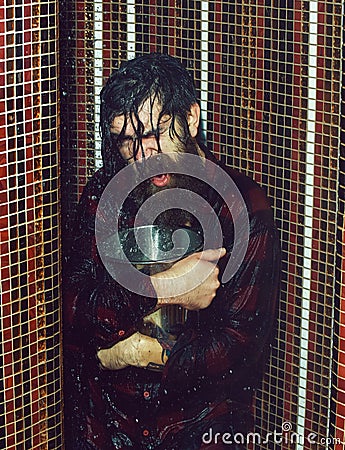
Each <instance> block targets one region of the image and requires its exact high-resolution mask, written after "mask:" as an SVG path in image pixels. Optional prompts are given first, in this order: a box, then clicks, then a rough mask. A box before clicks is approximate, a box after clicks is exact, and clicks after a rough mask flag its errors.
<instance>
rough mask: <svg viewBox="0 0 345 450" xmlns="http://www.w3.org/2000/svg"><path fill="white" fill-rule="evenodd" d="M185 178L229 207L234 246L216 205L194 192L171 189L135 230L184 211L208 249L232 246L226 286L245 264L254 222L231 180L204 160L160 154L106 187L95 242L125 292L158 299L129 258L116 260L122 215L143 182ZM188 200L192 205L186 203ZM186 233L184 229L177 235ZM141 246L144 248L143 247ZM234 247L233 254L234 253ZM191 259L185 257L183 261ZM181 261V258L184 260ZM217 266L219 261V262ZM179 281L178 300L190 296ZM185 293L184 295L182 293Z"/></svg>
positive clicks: (143, 210) (151, 203)
mask: <svg viewBox="0 0 345 450" xmlns="http://www.w3.org/2000/svg"><path fill="white" fill-rule="evenodd" d="M162 173H163V174H165V173H168V174H179V175H184V176H189V177H193V178H195V179H197V180H200V181H202V182H203V183H205V184H207V185H209V186H210V187H211V188H212V189H213V191H214V192H215V193H216V195H217V196H218V197H219V198H220V199H221V201H222V203H223V204H224V205H226V207H227V208H228V210H229V211H230V213H231V216H232V228H233V230H232V236H233V240H232V242H230V243H224V242H223V241H224V231H225V232H226V233H228V232H229V230H222V227H221V224H220V220H219V218H218V216H217V215H216V213H215V212H214V210H213V208H212V205H210V204H209V203H208V202H207V200H206V199H204V198H203V197H202V196H201V195H199V194H197V193H195V192H194V191H192V190H189V191H188V196H186V189H181V188H178V187H176V188H174V187H170V188H168V189H164V190H161V191H160V192H158V193H156V194H154V195H152V196H151V197H149V198H148V199H147V200H146V201H145V202H144V203H143V204H142V205H141V207H140V209H139V211H138V214H137V216H136V217H135V221H134V226H137V225H138V224H140V225H143V220H145V221H146V223H145V224H147V225H151V224H153V223H154V221H155V219H156V218H157V217H158V215H159V214H160V213H162V212H163V211H166V210H168V209H175V208H176V209H181V210H185V211H188V212H189V213H191V214H192V215H193V216H194V217H195V218H196V219H197V220H198V221H199V223H200V225H201V228H202V234H203V249H207V248H220V247H223V246H224V245H228V246H229V248H228V249H227V250H228V252H230V255H228V256H229V257H228V262H227V264H226V267H225V268H224V271H223V274H222V279H221V282H222V283H226V282H227V281H229V280H230V279H231V278H232V277H233V276H234V275H235V273H236V272H237V270H238V268H239V267H240V265H241V264H242V262H243V259H244V256H245V254H246V251H247V247H248V241H249V218H248V211H247V207H246V204H245V201H244V199H243V197H242V195H241V193H240V191H239V189H238V187H237V185H236V184H235V182H234V181H233V179H232V178H231V177H230V175H229V174H228V173H227V172H225V171H224V170H223V169H222V168H221V167H220V166H218V165H217V164H215V163H213V162H211V161H209V160H203V159H201V158H200V157H199V156H196V155H192V154H178V155H174V156H173V157H172V155H171V154H159V155H154V156H151V157H150V158H147V159H146V160H144V161H137V162H134V163H133V164H130V165H128V166H126V167H125V168H124V169H122V170H121V171H119V173H118V174H116V175H115V176H114V177H113V178H112V179H111V181H110V182H109V183H108V185H107V186H106V188H105V190H104V192H103V194H102V196H101V198H100V201H99V204H98V208H97V212H96V222H95V237H96V244H97V248H98V253H99V255H100V258H101V259H102V262H103V264H104V266H105V267H106V269H107V271H108V272H109V274H110V275H111V276H112V277H113V278H114V279H115V280H116V281H117V282H118V283H119V284H121V285H122V286H123V287H125V288H126V289H128V290H130V291H132V292H135V293H137V294H139V295H143V296H152V295H153V293H152V291H151V289H150V284H149V283H147V282H146V281H147V278H148V275H147V274H145V273H143V272H142V271H140V270H138V269H137V268H136V267H135V266H133V265H132V264H131V263H130V261H129V260H128V258H127V256H126V255H125V253H124V252H120V257H119V258H117V259H115V258H113V257H112V247H113V246H117V247H119V220H120V211H121V209H122V207H123V205H124V203H125V201H126V199H128V197H129V196H130V194H131V192H132V191H133V190H134V189H135V188H136V187H137V186H138V185H139V184H140V183H143V182H146V181H147V180H150V179H152V178H153V177H155V176H158V175H160V174H162ZM186 199H188V200H186ZM177 232H179V233H183V229H180V230H177ZM184 242H185V249H184V250H185V251H187V248H188V243H189V242H188V236H186V239H184ZM139 244H140V243H139ZM230 247H231V248H230ZM184 254H185V252H184V251H182V253H181V255H182V257H183V255H184ZM180 259H181V258H180ZM215 263H217V261H216V262H215ZM209 275H210V273H208V274H204V275H203V276H204V279H203V280H200V279H196V280H195V285H194V286H191V285H190V284H189V286H188V290H191V289H194V288H196V287H197V286H198V285H199V284H200V283H202V282H203V281H204V280H205V279H206V278H207V277H208V276H209ZM178 281H179V280H178V279H177V280H176V279H175V280H174V289H176V295H181V294H185V293H186V292H185V291H184V290H183V289H184V287H183V283H178ZM180 291H181V292H180Z"/></svg>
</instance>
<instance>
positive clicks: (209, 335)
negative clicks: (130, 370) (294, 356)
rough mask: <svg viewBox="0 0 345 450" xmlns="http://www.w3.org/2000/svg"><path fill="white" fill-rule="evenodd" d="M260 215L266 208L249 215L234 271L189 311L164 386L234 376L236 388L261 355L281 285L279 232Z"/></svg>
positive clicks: (193, 385) (180, 387) (213, 381)
mask: <svg viewBox="0 0 345 450" xmlns="http://www.w3.org/2000/svg"><path fill="white" fill-rule="evenodd" d="M260 215H261V216H262V217H263V218H262V217H260ZM265 216H268V217H270V216H271V211H269V210H268V211H264V212H263V214H261V213H259V214H255V215H254V216H252V218H251V221H250V235H249V242H248V247H247V251H246V254H245V257H244V260H243V262H242V264H241V266H240V268H239V269H238V271H237V273H236V274H235V275H234V276H233V277H232V279H231V280H230V281H228V282H227V283H226V284H223V285H221V286H220V288H219V289H218V291H217V295H216V297H215V299H214V300H213V302H212V304H211V305H210V306H209V307H208V308H206V309H205V310H201V311H199V313H197V314H196V313H192V314H191V316H192V320H191V321H190V324H189V325H190V326H189V327H187V328H186V330H185V332H184V333H183V334H182V335H181V336H180V338H179V340H178V342H177V344H176V346H175V347H174V349H173V352H172V354H171V356H170V358H169V361H168V364H167V366H166V370H165V373H164V389H165V391H166V392H168V391H169V390H170V391H175V393H176V390H184V391H185V390H188V391H192V390H194V391H196V390H197V389H198V386H199V387H200V386H201V385H202V384H203V380H207V382H208V383H209V384H210V383H211V384H213V385H217V384H221V383H223V384H224V385H225V386H226V385H227V383H229V384H231V383H233V382H234V381H235V380H236V383H233V384H234V385H236V386H237V387H238V388H240V386H241V385H242V383H243V384H245V383H246V382H247V380H248V379H249V378H250V376H247V374H249V373H250V372H251V371H255V370H256V368H257V366H258V365H259V364H260V361H262V359H263V358H264V356H265V351H266V350H267V346H268V343H269V341H270V337H271V334H272V325H273V322H274V320H275V306H276V302H277V298H278V292H279V285H280V243H279V237H278V232H277V230H276V228H275V226H274V225H273V221H272V220H271V219H269V220H266V219H265ZM227 257H229V255H227ZM224 263H226V261H222V264H224ZM193 314H194V315H195V317H193ZM266 353H267V352H266ZM243 375H244V376H243ZM246 377H247V380H246Z"/></svg>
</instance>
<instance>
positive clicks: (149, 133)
mask: <svg viewBox="0 0 345 450" xmlns="http://www.w3.org/2000/svg"><path fill="white" fill-rule="evenodd" d="M110 130H111V129H110ZM163 131H165V130H163ZM110 133H111V134H112V135H113V136H114V137H116V138H118V137H120V136H121V139H122V140H124V141H126V140H130V139H132V140H134V139H137V137H134V136H130V135H129V134H121V133H116V132H113V131H110ZM157 134H159V128H154V129H152V130H149V131H146V132H145V133H143V134H141V135H140V138H141V139H142V138H146V137H149V136H156V135H157Z"/></svg>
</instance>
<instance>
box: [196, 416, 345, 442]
mask: <svg viewBox="0 0 345 450" xmlns="http://www.w3.org/2000/svg"><path fill="white" fill-rule="evenodd" d="M202 442H203V444H224V445H233V444H242V445H248V444H263V445H266V444H269V443H271V444H278V445H282V444H285V445H287V444H299V445H305V444H309V445H318V446H320V445H322V446H325V447H324V448H327V446H329V445H341V444H344V443H343V442H342V440H341V438H336V437H327V438H326V437H319V436H318V435H317V434H316V433H313V432H310V433H308V434H307V435H306V436H301V435H300V434H298V433H296V432H294V431H293V427H292V424H291V422H283V423H282V425H281V428H280V429H279V430H274V431H272V432H267V433H265V434H260V433H257V432H249V433H247V434H243V433H230V432H229V433H219V432H218V433H217V432H214V431H213V429H212V428H210V429H209V431H207V432H206V433H204V434H203V435H202Z"/></svg>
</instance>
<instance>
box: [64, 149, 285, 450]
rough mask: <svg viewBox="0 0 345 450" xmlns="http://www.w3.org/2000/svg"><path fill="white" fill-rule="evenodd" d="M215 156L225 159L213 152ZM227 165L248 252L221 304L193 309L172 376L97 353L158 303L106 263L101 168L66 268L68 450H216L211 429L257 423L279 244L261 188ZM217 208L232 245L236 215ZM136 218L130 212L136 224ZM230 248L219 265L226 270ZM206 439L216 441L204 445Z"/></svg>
mask: <svg viewBox="0 0 345 450" xmlns="http://www.w3.org/2000/svg"><path fill="white" fill-rule="evenodd" d="M207 157H208V158H209V159H212V161H214V162H215V161H216V160H215V159H214V157H213V156H212V155H211V154H209V153H207ZM217 164H219V162H217ZM224 169H225V170H227V172H228V173H229V175H230V176H231V178H232V179H233V181H234V182H235V184H236V185H237V187H238V189H239V190H240V192H241V194H242V196H243V198H244V200H245V203H246V206H247V211H248V216H249V222H250V236H249V244H248V248H247V252H246V255H245V258H244V260H243V262H242V264H241V266H240V268H239V269H238V271H237V272H236V274H235V275H234V276H233V277H232V278H231V279H230V281H228V282H227V283H225V284H222V285H221V286H220V287H219V289H218V291H217V295H216V297H215V299H214V300H213V302H212V304H211V305H210V306H209V307H208V308H206V309H204V310H201V311H199V313H196V312H189V313H188V321H187V324H186V327H185V329H184V330H183V332H182V334H181V335H180V336H179V338H178V341H177V343H176V345H175V346H174V347H173V350H172V352H171V355H170V357H169V360H168V362H167V364H166V367H165V369H164V372H163V373H160V372H154V371H150V370H145V369H138V368H134V367H131V368H125V369H122V370H118V371H108V370H103V369H101V368H100V366H99V362H98V360H97V358H96V353H97V350H98V349H99V348H106V347H110V346H112V345H114V344H115V343H116V342H119V341H120V340H122V339H125V338H127V337H129V336H130V335H131V334H133V332H135V331H137V328H136V324H138V323H139V322H140V319H142V318H143V317H144V316H146V315H147V314H149V313H150V312H151V311H152V310H153V309H154V308H155V305H156V299H155V298H151V297H150V298H142V297H140V296H138V295H136V294H134V293H131V292H129V291H127V290H126V289H125V288H123V287H121V286H120V285H118V284H117V283H116V282H115V281H114V280H113V279H112V278H111V276H110V275H109V274H108V273H107V271H106V270H105V269H104V267H103V265H102V263H101V262H100V259H99V257H98V254H97V249H96V245H95V236H94V228H95V227H94V221H95V213H96V209H97V205H98V201H99V199H100V196H101V194H102V192H103V190H104V188H105V186H106V184H107V182H108V181H109V180H108V178H107V177H106V176H105V174H104V171H103V170H99V171H98V172H97V173H96V174H95V175H94V176H93V177H92V178H91V180H90V181H89V183H88V184H87V186H86V187H85V189H84V192H83V195H82V198H81V200H80V204H79V207H78V217H77V224H76V228H75V230H74V240H73V247H72V252H71V256H70V258H69V262H68V264H67V265H66V269H65V274H66V275H65V276H66V293H65V300H64V301H65V307H64V310H65V329H64V342H65V380H66V382H65V404H66V407H65V414H66V418H65V423H66V448H67V449H71V450H77V449H82V450H87V449H98V450H107V449H126V448H128V449H133V448H134V449H156V448H160V449H164V450H168V449H171V450H172V449H176V450H192V449H199V448H209V449H210V448H213V447H212V445H211V444H207V442H208V441H209V440H210V434H206V435H205V433H209V431H210V429H212V432H213V433H216V432H220V433H236V432H243V433H246V432H248V430H249V429H250V427H251V423H250V422H251V419H250V418H251V403H252V398H253V393H254V391H255V389H256V387H257V386H258V383H259V382H260V379H261V377H262V372H263V365H264V363H265V361H266V359H267V348H268V344H269V341H270V338H271V334H272V327H273V325H274V322H275V306H276V302H277V298H278V292H279V279H280V246H279V237H278V233H277V230H276V228H275V225H274V221H273V217H272V211H271V208H270V205H269V202H268V200H267V198H266V196H265V194H264V193H263V191H262V190H261V188H259V187H258V185H257V184H256V183H254V182H253V181H252V180H251V179H249V178H248V177H246V176H244V175H243V174H240V173H238V172H236V171H234V170H231V169H229V168H224ZM212 201H213V200H211V203H212ZM212 206H213V207H214V210H215V211H216V213H217V215H218V217H219V220H220V223H221V226H222V230H223V236H224V243H223V244H224V246H225V247H227V248H230V247H231V245H232V242H231V241H232V239H233V223H232V218H231V215H230V214H229V211H228V209H227V208H226V207H225V204H224V203H222V204H219V200H217V201H216V200H215V199H214V204H213V205H212ZM131 219H133V218H131V217H127V219H126V220H128V224H130V221H131ZM230 253H231V252H228V254H227V255H226V257H224V258H222V260H221V261H220V264H219V267H220V271H221V273H222V270H223V269H224V266H225V264H226V258H227V257H229V254H230ZM202 435H204V437H205V436H206V437H207V439H206V438H204V444H203V443H202ZM212 442H213V441H212ZM214 446H215V447H216V448H222V447H221V445H214ZM224 448H229V445H225V446H224ZM230 448H242V447H240V446H239V447H230Z"/></svg>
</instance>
